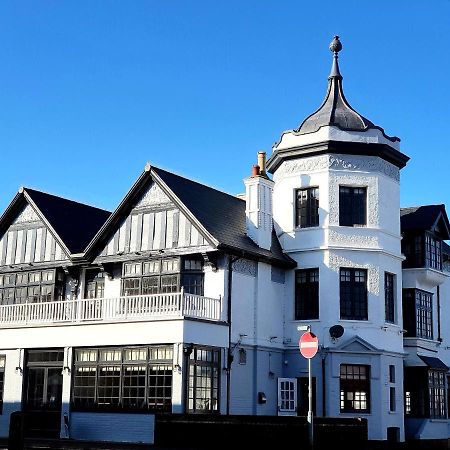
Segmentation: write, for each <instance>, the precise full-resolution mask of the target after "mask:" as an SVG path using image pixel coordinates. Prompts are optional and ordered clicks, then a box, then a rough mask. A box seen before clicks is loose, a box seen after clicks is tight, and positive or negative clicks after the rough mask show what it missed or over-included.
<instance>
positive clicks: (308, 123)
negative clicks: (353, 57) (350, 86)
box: [295, 36, 400, 142]
mask: <svg viewBox="0 0 450 450" xmlns="http://www.w3.org/2000/svg"><path fill="white" fill-rule="evenodd" d="M336 43H337V44H338V46H336ZM330 49H331V50H332V51H334V57H333V65H332V68H331V73H330V76H329V77H328V90H327V94H326V96H325V100H324V101H323V103H322V104H321V105H320V107H319V109H318V110H317V111H316V112H314V113H313V114H311V115H310V116H308V117H307V118H306V119H305V120H304V121H303V122H302V124H301V125H300V127H299V128H298V129H297V130H295V131H296V132H298V133H299V134H306V133H313V132H315V131H318V130H319V129H320V128H321V127H323V126H329V125H333V126H336V127H338V128H340V129H342V130H347V131H365V130H368V129H370V128H372V129H378V130H380V131H381V132H382V133H383V135H384V137H385V138H387V139H389V140H390V141H392V142H396V141H400V139H399V138H398V137H395V136H394V137H390V136H387V135H386V134H385V132H384V130H383V129H382V128H381V127H378V126H376V125H374V124H373V123H372V122H371V121H370V120H368V119H366V118H365V117H363V116H362V115H361V114H359V113H358V112H356V111H355V110H354V109H353V108H352V107H351V106H350V104H349V103H348V101H347V99H346V98H345V95H344V91H343V89H342V75H341V73H340V71H339V64H338V52H339V51H340V50H341V49H342V45H341V43H340V41H339V37H338V36H336V37H335V39H334V40H333V42H332V43H331V45H330ZM336 49H337V51H336Z"/></svg>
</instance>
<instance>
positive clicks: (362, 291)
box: [339, 267, 369, 321]
mask: <svg viewBox="0 0 450 450" xmlns="http://www.w3.org/2000/svg"><path fill="white" fill-rule="evenodd" d="M344 271H346V272H349V279H348V280H347V279H345V280H343V279H342V278H343V276H345V277H346V278H347V275H346V274H343V272H344ZM362 273H364V282H363V283H361V281H359V280H357V279H356V277H357V276H358V277H360V276H361V274H362ZM367 284H368V270H367V269H365V268H356V267H341V268H340V270H339V312H340V320H361V321H366V320H368V319H369V304H368V290H367ZM346 291H347V292H346ZM356 300H358V301H356ZM357 310H359V314H357V313H356V312H357Z"/></svg>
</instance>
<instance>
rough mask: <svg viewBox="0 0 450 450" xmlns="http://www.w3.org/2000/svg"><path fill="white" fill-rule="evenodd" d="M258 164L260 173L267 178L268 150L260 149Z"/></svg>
mask: <svg viewBox="0 0 450 450" xmlns="http://www.w3.org/2000/svg"><path fill="white" fill-rule="evenodd" d="M258 166H259V173H260V175H261V176H262V177H266V178H267V174H266V152H263V151H260V152H258Z"/></svg>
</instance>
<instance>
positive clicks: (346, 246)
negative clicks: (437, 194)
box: [273, 155, 404, 439]
mask: <svg viewBox="0 0 450 450" xmlns="http://www.w3.org/2000/svg"><path fill="white" fill-rule="evenodd" d="M274 181H275V185H274V192H273V204H274V208H273V211H274V223H275V226H276V230H277V234H278V235H279V237H280V242H281V244H282V247H283V249H284V250H285V251H286V252H287V253H288V254H289V256H290V257H291V258H293V259H294V260H295V261H296V262H297V266H298V267H297V268H298V269H303V268H319V280H320V281H319V309H320V311H319V319H317V320H308V321H304V322H301V321H296V320H294V306H295V301H294V292H295V279H294V271H291V272H290V273H289V274H288V275H287V278H286V285H285V297H284V298H285V305H284V310H285V333H284V340H285V342H286V348H287V349H292V351H291V352H290V353H288V355H290V356H289V357H288V358H287V362H288V364H287V367H285V368H284V373H285V375H287V376H298V375H296V374H298V373H299V371H300V373H301V374H303V375H306V373H307V363H306V360H302V359H300V360H298V359H297V358H296V357H295V356H294V355H295V352H296V348H297V345H298V339H299V335H300V333H299V332H298V331H297V326H298V325H300V324H310V325H311V327H312V331H313V332H314V333H315V334H316V335H317V336H318V338H319V342H320V344H321V346H322V354H323V355H324V356H325V355H328V356H327V357H326V375H325V376H326V386H327V388H326V389H327V392H326V397H327V399H326V404H327V408H328V410H327V414H328V415H330V416H340V415H341V413H340V411H339V365H340V364H343V363H346V364H352V363H355V364H370V365H371V367H372V373H371V390H372V404H371V412H370V414H369V415H367V418H368V421H369V438H370V439H386V427H388V426H396V427H399V428H400V430H401V433H400V434H401V437H402V438H403V436H404V432H403V416H402V414H401V413H400V411H403V396H402V394H401V392H402V390H403V387H402V386H401V382H399V383H398V384H399V385H398V386H397V385H396V386H395V387H396V395H397V397H398V398H397V400H398V404H397V411H399V412H396V413H391V414H390V413H389V410H388V409H386V402H388V401H389V398H388V395H389V389H388V387H387V386H385V381H384V380H385V376H386V374H388V369H389V364H388V363H387V362H386V361H387V360H388V359H389V358H391V359H392V360H393V361H394V365H396V367H397V366H398V369H397V379H399V376H400V374H401V373H402V372H401V367H402V362H403V359H402V358H403V334H402V329H403V328H402V322H403V321H402V308H401V287H402V268H401V263H402V260H403V256H402V255H401V251H400V242H401V240H400V218H399V211H400V184H399V170H398V168H396V167H395V166H393V165H392V164H390V163H387V162H386V161H384V160H382V159H380V158H378V157H368V156H351V155H319V156H314V157H308V158H301V159H294V160H288V161H284V162H283V163H282V164H281V166H280V167H279V168H278V170H277V171H276V172H275V174H274ZM340 185H345V186H353V187H365V188H366V189H367V224H366V226H364V227H343V226H339V186H340ZM307 187H318V188H319V226H318V227H314V228H307V229H299V228H297V229H296V227H295V191H296V190H297V189H301V188H307ZM340 268H363V269H366V270H367V277H368V280H367V291H368V320H366V321H362V320H342V319H341V318H340V299H339V289H340V279H339V272H340ZM385 272H389V273H392V274H395V276H396V289H395V294H396V321H395V322H396V323H395V324H390V323H386V321H385V303H384V273H385ZM337 324H339V325H342V326H343V327H344V330H345V332H344V336H343V337H342V338H340V339H337V340H332V339H331V338H330V334H329V328H330V327H331V326H333V325H337ZM357 336H358V337H359V338H362V339H363V340H364V341H367V343H368V345H369V346H371V350H367V352H369V353H368V354H367V355H365V354H364V353H365V352H363V351H361V354H359V353H358V351H356V352H355V351H354V350H347V349H345V348H342V349H341V348H340V346H341V345H342V344H343V342H346V341H349V340H351V339H353V338H355V337H357ZM367 352H366V353H367ZM313 365H314V366H316V367H315V370H316V373H317V374H318V375H317V402H318V403H317V406H318V409H319V408H320V409H319V411H320V410H321V408H322V406H321V401H322V397H321V392H320V391H321V390H322V379H321V377H322V375H321V370H322V369H321V360H320V359H319V358H318V357H317V358H315V361H314V363H313ZM378 393H380V395H379V394H378ZM354 415H355V414H353V416H354ZM342 416H345V415H342Z"/></svg>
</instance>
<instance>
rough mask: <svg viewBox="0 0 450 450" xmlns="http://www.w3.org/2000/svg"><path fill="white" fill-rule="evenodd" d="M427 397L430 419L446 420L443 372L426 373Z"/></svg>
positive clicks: (430, 371)
mask: <svg viewBox="0 0 450 450" xmlns="http://www.w3.org/2000/svg"><path fill="white" fill-rule="evenodd" d="M428 397H429V402H430V417H431V418H434V419H441V418H442V419H444V418H447V408H446V406H445V400H446V392H445V373H444V372H443V371H440V370H429V371H428Z"/></svg>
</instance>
